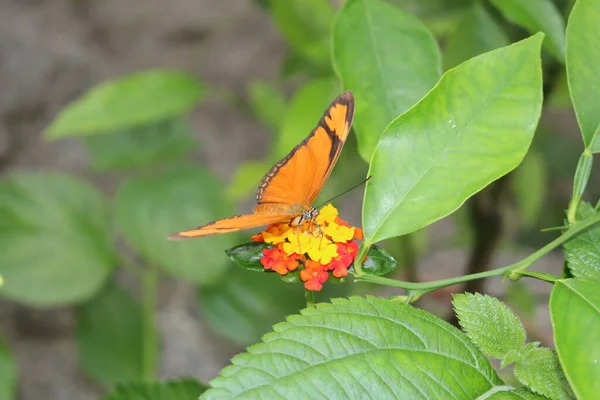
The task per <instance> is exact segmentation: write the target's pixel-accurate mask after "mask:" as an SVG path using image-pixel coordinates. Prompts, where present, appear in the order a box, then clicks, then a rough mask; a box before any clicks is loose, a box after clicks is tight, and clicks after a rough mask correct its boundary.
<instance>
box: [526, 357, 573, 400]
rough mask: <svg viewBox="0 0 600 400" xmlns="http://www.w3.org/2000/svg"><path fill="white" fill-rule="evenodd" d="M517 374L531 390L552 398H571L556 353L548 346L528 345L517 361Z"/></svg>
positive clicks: (558, 399) (560, 399)
mask: <svg viewBox="0 0 600 400" xmlns="http://www.w3.org/2000/svg"><path fill="white" fill-rule="evenodd" d="M515 376H516V377H517V379H518V380H519V382H521V383H522V384H524V385H525V386H527V388H529V390H531V391H533V392H535V393H538V394H541V395H543V396H546V397H548V398H550V399H553V400H554V399H556V400H562V399H570V398H571V396H570V395H569V391H568V390H567V387H568V386H567V381H566V379H565V376H564V374H563V373H562V370H561V369H560V365H559V364H558V359H557V358H556V354H554V352H553V351H552V350H550V349H547V348H543V347H542V348H536V347H534V346H526V347H524V348H523V353H522V356H521V360H520V361H517V362H516V363H515Z"/></svg>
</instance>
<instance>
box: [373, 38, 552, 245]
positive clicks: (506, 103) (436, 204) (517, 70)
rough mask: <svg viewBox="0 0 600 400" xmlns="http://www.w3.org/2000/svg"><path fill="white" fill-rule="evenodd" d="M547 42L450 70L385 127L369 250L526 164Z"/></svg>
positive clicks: (527, 43)
mask: <svg viewBox="0 0 600 400" xmlns="http://www.w3.org/2000/svg"><path fill="white" fill-rule="evenodd" d="M542 38H543V34H538V35H535V36H533V37H531V38H528V39H525V40H523V41H521V42H518V43H515V44H513V45H511V46H508V47H503V48H501V49H498V50H494V51H491V52H489V53H485V54H483V55H480V56H477V57H475V58H472V59H471V60H469V61H466V62H464V63H463V64H461V65H459V66H458V67H456V68H453V69H451V70H450V71H448V72H446V73H445V74H444V76H443V77H442V79H441V80H440V82H439V83H438V84H437V86H436V87H435V88H433V89H432V90H431V92H429V93H428V94H427V96H425V97H424V98H423V99H422V100H421V101H420V102H419V103H418V104H417V105H416V106H415V107H413V108H411V109H410V110H409V111H407V112H406V113H404V114H403V115H401V116H400V117H398V118H397V119H395V120H394V121H393V122H392V123H391V124H390V125H389V126H388V127H387V128H386V130H385V132H384V134H383V136H382V137H381V140H380V141H379V144H378V145H377V148H376V149H375V152H374V154H373V159H372V162H371V166H370V171H369V175H372V176H373V179H371V180H370V181H369V182H367V187H366V189H365V201H364V205H363V218H362V219H363V229H364V230H365V243H366V244H367V245H370V244H372V243H374V242H377V241H380V240H383V239H387V238H390V237H394V236H400V235H403V234H406V233H410V232H413V231H416V230H418V229H420V228H422V227H424V226H426V225H428V224H430V223H432V222H434V221H436V220H438V219H440V218H442V217H444V216H446V215H448V214H450V213H451V212H453V211H455V210H456V209H457V208H458V207H460V206H461V205H462V204H463V203H464V202H465V200H466V199H468V198H469V197H470V196H472V195H473V194H474V193H476V192H478V191H479V190H481V189H482V188H484V187H485V186H487V185H488V184H489V183H490V182H492V181H494V180H496V179H498V178H499V177H501V176H502V175H504V174H506V173H508V172H510V171H511V170H512V169H514V168H515V167H516V166H517V165H518V164H519V163H520V162H521V160H522V159H523V157H524V156H525V153H526V152H527V149H528V147H529V145H530V143H531V140H532V138H533V134H534V131H535V126H536V124H537V121H538V119H539V116H540V111H541V105H542V73H541V66H540V55H539V49H540V45H541V41H542ZM392 171H393V173H392Z"/></svg>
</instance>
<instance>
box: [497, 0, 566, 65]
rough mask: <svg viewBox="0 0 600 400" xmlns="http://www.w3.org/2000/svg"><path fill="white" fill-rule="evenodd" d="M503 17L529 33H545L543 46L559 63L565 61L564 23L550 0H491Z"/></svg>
mask: <svg viewBox="0 0 600 400" xmlns="http://www.w3.org/2000/svg"><path fill="white" fill-rule="evenodd" d="M491 2H492V4H493V5H494V6H496V8H498V10H500V12H501V13H502V14H503V15H504V17H505V18H506V19H507V20H509V21H511V22H513V23H515V24H517V25H521V26H522V27H523V28H525V29H527V31H529V33H530V34H532V35H533V34H535V33H537V32H539V31H542V32H544V33H545V34H546V37H547V38H546V42H545V46H546V47H547V48H548V50H549V51H550V53H552V55H554V57H556V59H557V60H558V61H560V62H561V63H564V62H565V23H564V21H563V19H562V16H561V15H560V12H559V11H558V9H557V8H556V6H555V5H554V3H553V2H552V0H525V1H524V0H491Z"/></svg>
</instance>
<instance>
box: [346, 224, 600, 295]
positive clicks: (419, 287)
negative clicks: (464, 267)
mask: <svg viewBox="0 0 600 400" xmlns="http://www.w3.org/2000/svg"><path fill="white" fill-rule="evenodd" d="M598 222H600V214H595V215H593V216H591V217H590V218H587V219H585V220H581V221H577V222H576V223H575V224H573V225H571V226H570V227H569V229H568V230H567V231H565V232H564V233H563V234H562V235H560V236H559V237H557V238H556V239H554V240H553V241H551V242H550V243H548V244H546V245H545V246H544V247H542V248H541V249H539V250H538V251H536V252H535V253H532V254H530V255H529V256H528V257H526V258H524V259H522V260H521V261H518V262H516V263H514V264H510V265H507V266H505V267H502V268H497V269H492V270H489V271H484V272H479V273H476V274H469V275H463V276H457V277H454V278H448V279H440V280H437V281H431V282H405V281H399V280H395V279H390V278H384V277H382V276H376V275H370V274H366V273H363V274H362V275H358V274H355V280H356V281H363V282H371V283H376V284H379V285H386V286H392V287H398V288H402V289H406V290H408V291H409V294H408V297H409V301H410V302H413V301H415V300H417V299H418V298H419V297H421V296H422V295H424V294H426V293H429V292H432V291H434V290H437V289H441V288H444V287H448V286H452V285H455V284H457V283H463V282H468V281H472V280H474V279H480V278H487V277H490V276H506V277H508V276H509V275H510V274H511V273H513V272H517V273H518V272H521V271H524V270H525V269H526V268H527V267H529V266H530V265H531V264H533V263H534V262H535V261H537V260H538V259H540V258H542V257H543V256H544V255H546V254H548V253H549V252H550V251H552V250H553V249H555V248H556V247H558V246H560V245H561V244H563V243H565V242H566V241H567V240H569V239H571V238H572V237H573V236H575V235H576V234H578V233H580V232H581V231H583V230H585V229H587V228H589V227H590V226H592V225H594V224H596V223H598ZM359 255H360V252H359ZM355 268H356V265H355ZM513 276H514V277H515V278H518V277H519V274H514V275H513Z"/></svg>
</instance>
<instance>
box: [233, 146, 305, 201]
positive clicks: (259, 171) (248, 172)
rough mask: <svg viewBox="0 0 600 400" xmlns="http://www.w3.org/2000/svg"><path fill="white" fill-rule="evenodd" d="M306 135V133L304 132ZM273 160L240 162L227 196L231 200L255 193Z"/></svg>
mask: <svg viewBox="0 0 600 400" xmlns="http://www.w3.org/2000/svg"><path fill="white" fill-rule="evenodd" d="M306 135H307V136H308V134H306ZM273 163H274V161H270V160H268V161H248V162H246V163H244V164H241V165H240V166H239V167H238V169H237V171H236V172H235V173H234V175H233V178H232V180H231V183H230V184H229V186H228V187H227V193H226V195H227V198H228V199H229V200H231V201H238V200H242V199H244V198H245V197H247V196H248V195H249V194H251V193H252V194H254V193H256V188H257V187H258V185H259V184H260V181H261V179H262V178H263V176H265V174H266V173H267V171H269V170H270V169H271V167H272V166H273Z"/></svg>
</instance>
